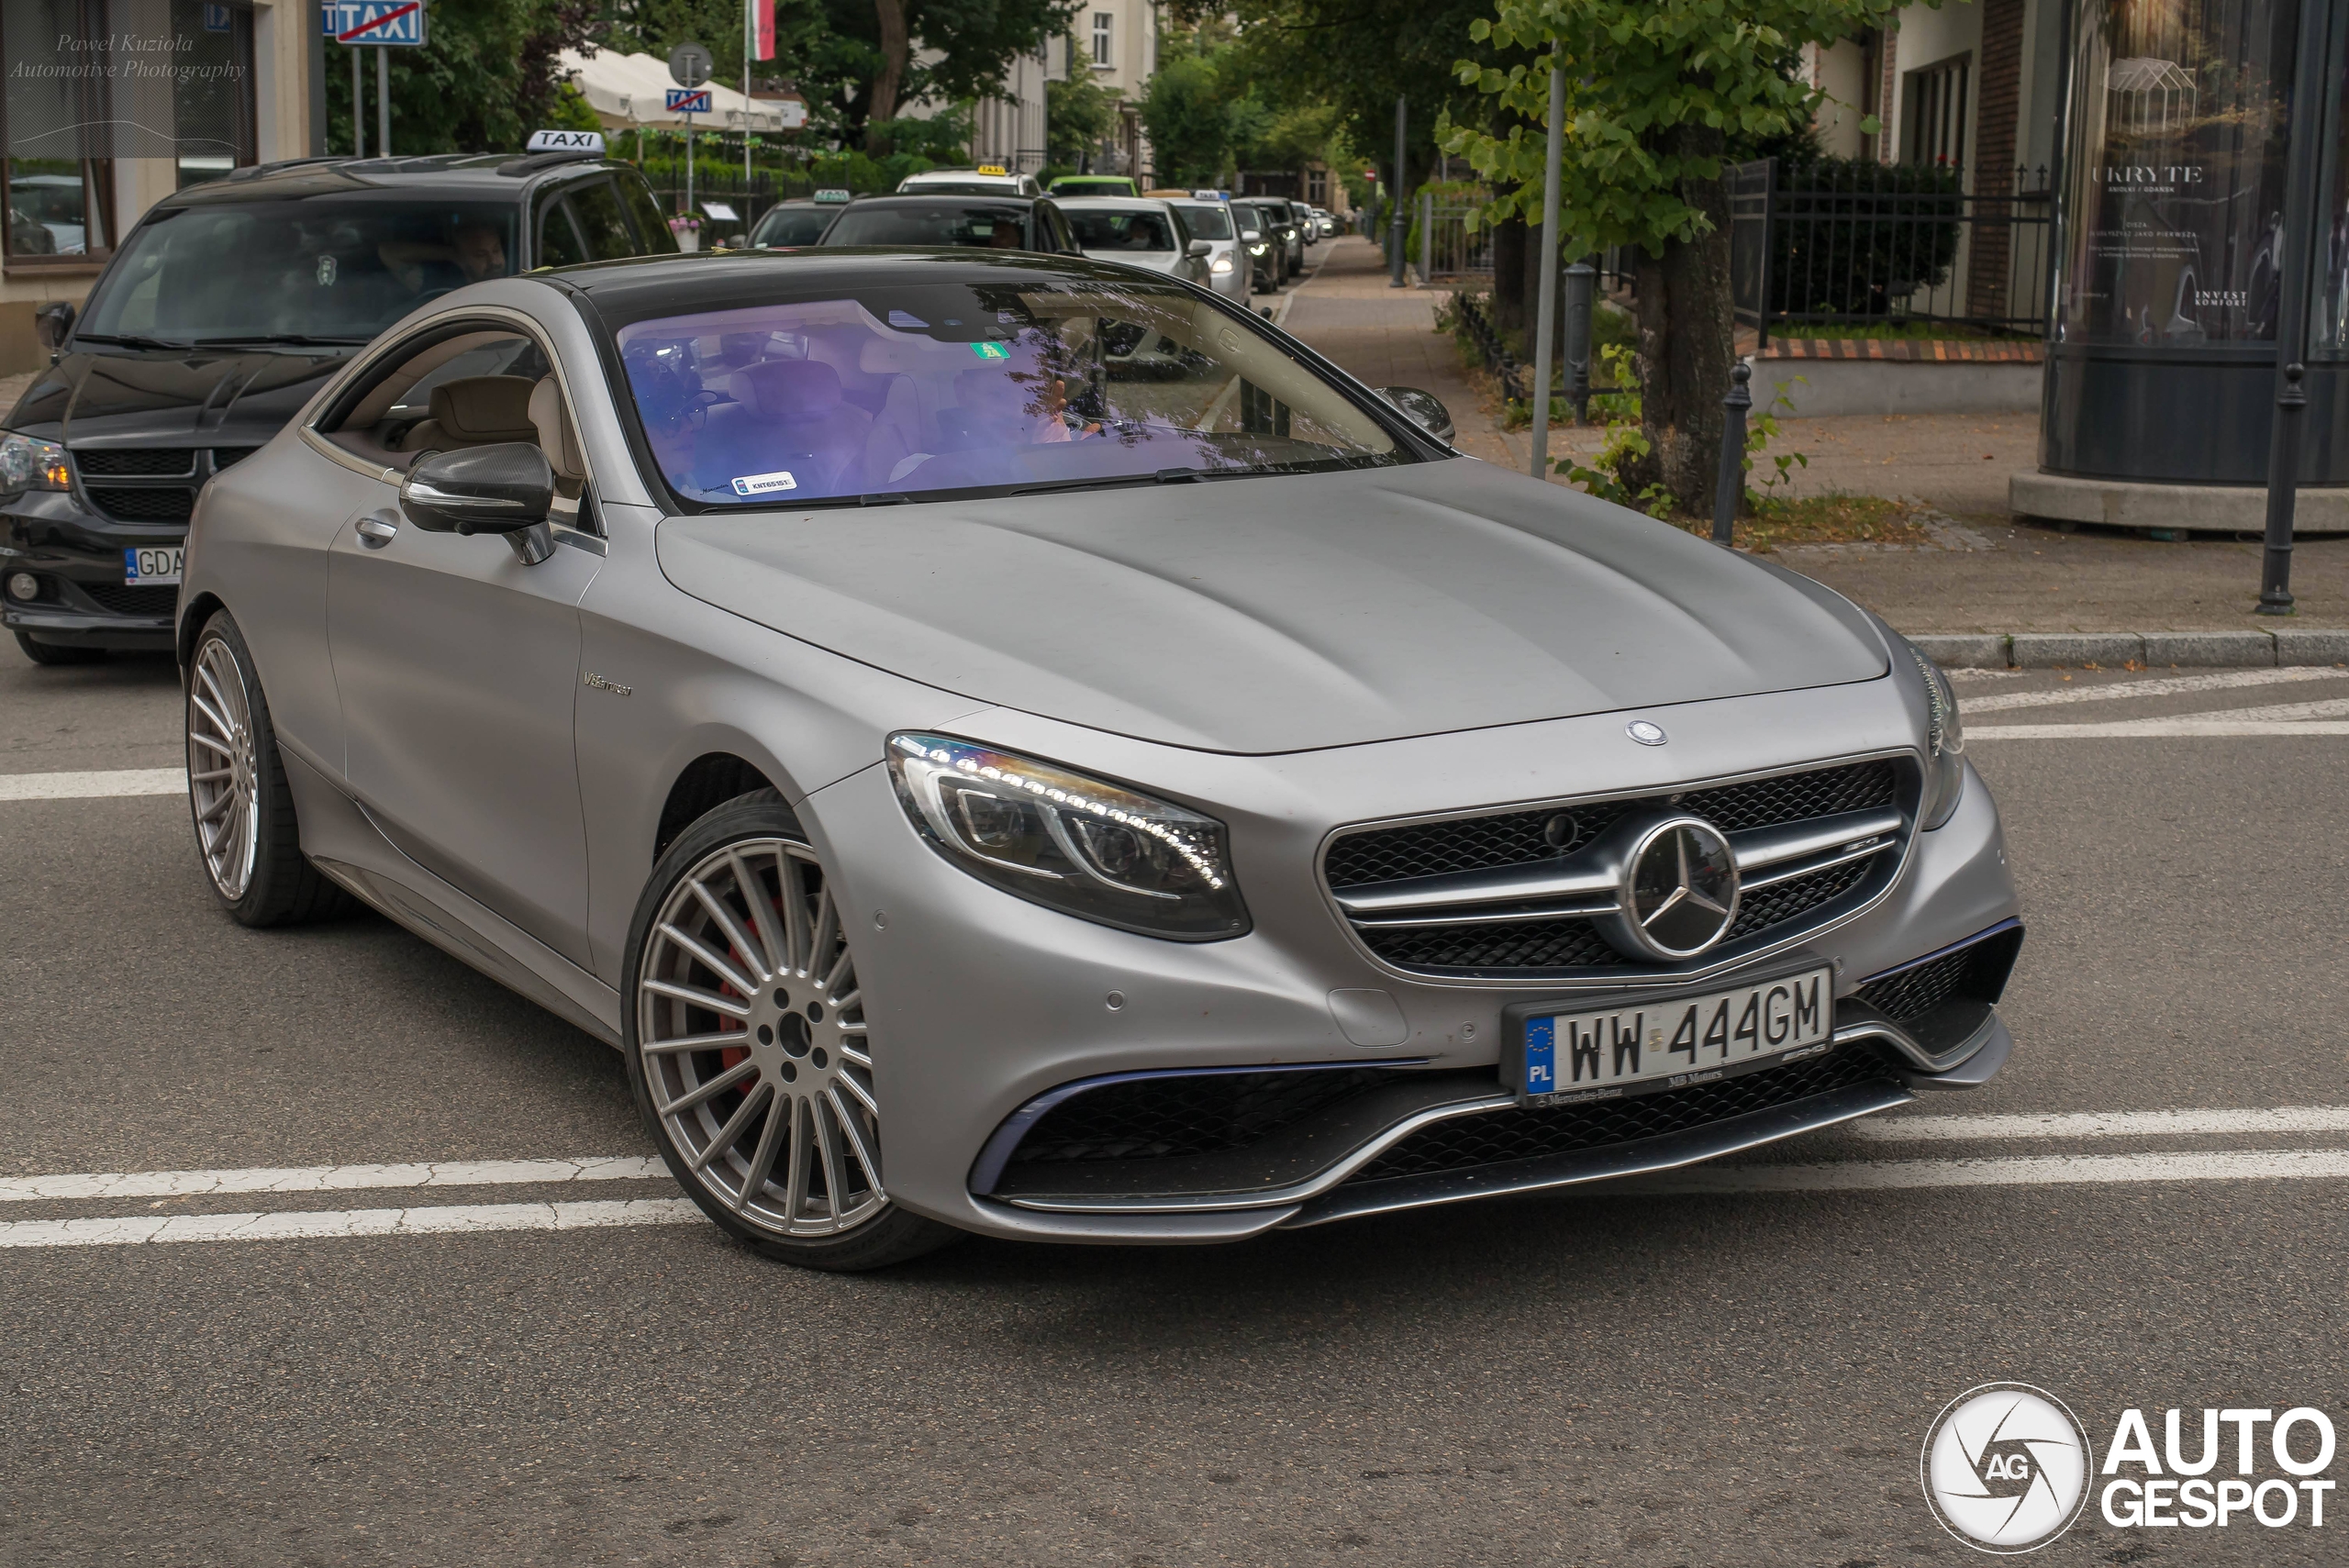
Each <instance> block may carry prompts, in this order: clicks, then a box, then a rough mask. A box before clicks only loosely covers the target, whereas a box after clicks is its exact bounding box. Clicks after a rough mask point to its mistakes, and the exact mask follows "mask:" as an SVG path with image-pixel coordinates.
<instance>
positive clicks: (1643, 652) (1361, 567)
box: [659, 458, 1887, 754]
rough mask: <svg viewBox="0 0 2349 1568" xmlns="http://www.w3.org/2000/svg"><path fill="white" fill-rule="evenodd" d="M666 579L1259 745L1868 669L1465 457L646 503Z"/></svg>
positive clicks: (1703, 574) (1798, 608)
mask: <svg viewBox="0 0 2349 1568" xmlns="http://www.w3.org/2000/svg"><path fill="white" fill-rule="evenodd" d="M659 550H660V559H661V563H662V570H663V571H664V572H665V573H667V575H668V577H669V579H670V581H671V582H673V583H674V584H676V585H677V586H678V587H679V588H680V589H682V590H684V591H685V593H687V594H690V595H694V596H695V597H696V598H700V599H703V600H705V601H707V602H708V603H710V604H712V605H716V606H719V607H721V608H724V609H727V610H730V611H732V612H733V613H735V614H736V615H740V616H743V617H747V618H749V619H751V620H753V621H757V622H759V623H760V624H762V625H764V626H768V627H772V628H774V629H776V630H778V631H782V632H785V633H788V634H789V635H791V636H793V637H796V638H800V639H805V640H807V641H808V642H812V643H815V644H818V645H819V646H821V647H824V648H828V649H830V650H832V651H836V652H839V653H843V654H846V655H848V656H849V657H851V658H853V659H857V660H860V661H862V662H865V663H869V664H872V665H875V666H877V667H879V668H881V669H885V670H888V671H890V672H893V673H896V674H900V675H904V676H907V677H909V678H911V679H914V680H918V681H921V682H925V683H927V684H930V685H933V686H939V687H942V688H944V689H946V690H949V691H952V692H955V693H958V694H960V695H965V696H968V697H971V698H973V699H974V700H976V701H980V702H985V703H990V704H994V705H996V706H1005V707H1013V708H1019V709H1023V710H1026V711H1028V712H1032V713H1038V714H1042V715H1045V716H1047V717H1052V718H1057V719H1062V720H1065V721H1067V722H1069V723H1072V724H1080V725H1085V726H1088V727H1091V728H1098V729H1104V730H1109V731H1114V732H1116V733H1119V734H1122V735H1130V736H1134V737H1137V738H1139V739H1142V740H1154V741H1160V742H1163V743H1165V744H1169V745H1175V746H1187V747H1196V748H1200V749H1205V750H1209V751H1229V752H1241V753H1259V754H1261V753H1267V752H1275V751H1308V750H1313V749H1317V748H1321V747H1329V746H1345V745H1353V744H1359V743H1362V742H1364V741H1374V740H1394V739H1398V738H1401V737H1405V736H1412V735H1428V734H1437V733H1442V732H1445V731H1451V730H1461V729H1473V728H1484V727H1486V726H1490V725H1501V724H1517V723H1524V722H1527V721H1531V720H1536V719H1546V718H1563V717H1573V716H1575V715H1581V714H1589V713H1603V712H1608V711H1610V710H1620V709H1626V708H1642V709H1648V708H1654V707H1659V706H1666V705H1669V704H1673V703H1684V702H1698V701H1704V700H1708V699H1711V698H1718V697H1729V696H1738V695H1746V694H1751V693H1756V692H1771V691H1784V690H1789V689H1794V688H1800V687H1809V686H1822V685H1831V684H1839V683H1843V682H1851V681H1865V680H1871V679H1874V678H1876V676H1879V675H1881V674H1883V673H1885V670H1886V668H1887V665H1886V655H1885V649H1884V644H1883V641H1882V639H1881V638H1880V637H1879V636H1878V635H1877V634H1876V631H1875V630H1874V629H1873V628H1871V627H1870V626H1869V625H1868V623H1867V621H1866V619H1865V617H1864V616H1862V615H1861V613H1860V612H1859V611H1858V610H1856V609H1854V607H1853V606H1850V605H1849V604H1847V603H1846V602H1844V601H1843V600H1842V599H1841V598H1839V597H1837V596H1836V595H1833V594H1831V593H1829V592H1828V591H1827V590H1826V589H1824V588H1821V587H1820V586H1819V585H1818V584H1813V583H1810V582H1809V580H1808V579H1805V578H1800V577H1797V576H1796V575H1795V574H1793V573H1784V572H1778V571H1776V570H1773V569H1769V568H1765V567H1763V566H1760V565H1757V564H1756V563H1754V562H1752V561H1749V560H1747V559H1745V558H1743V557H1742V556H1739V555H1736V554H1733V553H1731V551H1729V550H1720V549H1716V548H1715V547H1714V546H1712V545H1710V544H1709V543H1706V542H1705V541H1703V540H1701V539H1697V538H1695V537H1694V536H1692V535H1689V534H1687V533H1683V532H1682V531H1681V530H1679V529H1677V528H1672V527H1669V526H1667V525H1665V524H1663V523H1659V522H1654V521H1652V520H1651V519H1649V518H1646V517H1640V516H1637V515H1636V514H1634V513H1631V512H1629V511H1626V510H1624V509H1623V508H1621V507H1619V506H1609V505H1606V504H1604V503H1602V502H1598V501H1594V500H1592V499H1591V498H1590V497H1588V496H1586V495H1580V494H1578V493H1575V492H1573V491H1569V490H1566V489H1564V488H1562V487H1560V486H1557V485H1551V484H1535V483H1534V482H1532V481H1531V480H1529V479H1524V478H1521V477H1519V476H1517V475H1514V474H1511V473H1507V472H1506V471H1504V470H1501V469H1498V468H1495V467H1493V466H1491V465H1490V464H1487V463H1484V462H1477V461H1475V460H1474V459H1471V458H1457V459H1453V460H1450V461H1446V462H1425V463H1415V464H1410V465H1408V466H1402V467H1397V468H1387V469H1373V470H1363V471H1356V472H1353V473H1333V474H1312V475H1296V476H1279V477H1275V476H1261V477H1255V478H1248V479H1236V480H1221V481H1214V482H1209V483H1204V484H1167V485H1159V486H1151V487H1146V488H1141V489H1119V490H1107V491H1094V492H1078V493H1074V494H1064V495H1050V496H1028V497H1013V498H1008V499H995V500H984V501H961V502H939V503H934V504H929V505H903V504H900V505H897V506H888V507H885V508H884V507H844V508H827V509H819V510H812V511H800V512H761V513H756V514H751V515H740V514H732V515H724V514H705V515H702V516H697V517H673V518H670V519H667V520H666V521H664V522H662V525H661V528H660V544H659Z"/></svg>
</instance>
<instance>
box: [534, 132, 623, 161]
mask: <svg viewBox="0 0 2349 1568" xmlns="http://www.w3.org/2000/svg"><path fill="white" fill-rule="evenodd" d="M522 150H524V151H525V152H576V153H579V154H580V155H581V156H583V157H587V158H601V157H602V156H603V155H604V133H603V132H602V131H600V130H534V131H532V132H531V133H530V139H529V141H526V142H524V143H523V144H522Z"/></svg>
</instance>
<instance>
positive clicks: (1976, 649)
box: [1909, 631, 2007, 670]
mask: <svg viewBox="0 0 2349 1568" xmlns="http://www.w3.org/2000/svg"><path fill="white" fill-rule="evenodd" d="M1909 641H1911V642H1913V643H1915V644H1916V645H1917V646H1918V647H1919V648H1921V649H1923V650H1924V651H1925V657H1926V658H1928V659H1931V660H1932V662H1934V663H1936V664H1939V665H1941V666H1942V667H1943V668H1944V669H1949V670H2003V669H2005V668H2006V667H2007V639H2006V634H2005V633H2003V632H1989V631H1985V632H1954V633H1953V632H1943V633H1928V634H1926V635H1924V636H1921V637H1911V638H1910V639H1909Z"/></svg>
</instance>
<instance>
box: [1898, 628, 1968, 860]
mask: <svg viewBox="0 0 2349 1568" xmlns="http://www.w3.org/2000/svg"><path fill="white" fill-rule="evenodd" d="M1900 646H1901V647H1903V648H1905V649H1907V650H1908V651H1909V658H1911V659H1913V660H1915V661H1916V662H1917V673H1918V674H1920V676H1922V677H1924V682H1925V706H1926V724H1925V751H1926V755H1925V799H1924V803H1923V817H1924V822H1925V828H1926V830H1927V831H1928V832H1930V831H1932V829H1933V828H1938V827H1940V826H1941V825H1942V824H1943V823H1944V822H1946V821H1948V820H1949V819H1950V817H1953V816H1954V815H1955V814H1956V811H1957V800H1958V796H1960V795H1964V794H1965V725H1964V723H1963V722H1961V721H1960V719H1959V718H1958V714H1957V691H1956V688H1955V687H1954V686H1952V685H1951V684H1949V677H1948V676H1947V675H1945V674H1943V673H1942V667H1941V666H1940V665H1938V664H1936V663H1934V662H1932V660H1931V659H1928V658H1926V657H1925V653H1924V651H1923V650H1922V649H1920V648H1919V647H1918V646H1917V645H1916V644H1915V643H1913V642H1911V641H1909V639H1907V638H1905V637H1904V638H1902V639H1900Z"/></svg>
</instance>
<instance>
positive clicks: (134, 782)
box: [0, 768, 187, 800]
mask: <svg viewBox="0 0 2349 1568" xmlns="http://www.w3.org/2000/svg"><path fill="white" fill-rule="evenodd" d="M186 793H187V770H186V769H185V768H108V769H106V770H105V771H104V772H100V773H0V800H105V799H108V798H111V797H114V796H118V795H185V794H186Z"/></svg>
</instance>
